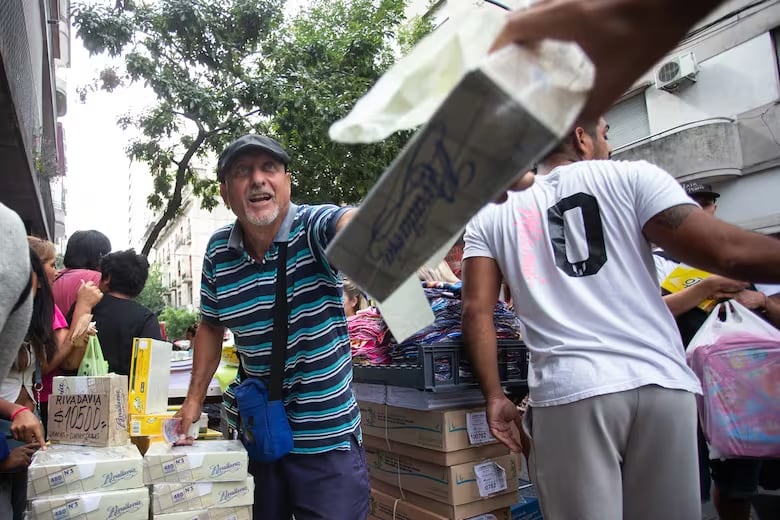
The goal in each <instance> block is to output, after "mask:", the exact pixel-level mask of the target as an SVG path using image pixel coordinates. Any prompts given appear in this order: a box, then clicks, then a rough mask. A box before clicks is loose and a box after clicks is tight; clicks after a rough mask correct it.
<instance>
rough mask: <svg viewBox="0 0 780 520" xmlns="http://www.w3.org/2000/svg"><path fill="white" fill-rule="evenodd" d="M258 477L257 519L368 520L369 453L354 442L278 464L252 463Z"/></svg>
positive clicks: (254, 474)
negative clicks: (346, 448) (367, 459)
mask: <svg viewBox="0 0 780 520" xmlns="http://www.w3.org/2000/svg"><path fill="white" fill-rule="evenodd" d="M249 472H250V473H251V474H252V476H254V478H255V505H254V515H253V517H254V518H262V519H263V520H290V518H291V516H292V515H295V520H365V518H366V517H367V516H368V508H369V495H370V485H369V479H368V467H367V465H366V453H365V450H364V449H363V447H362V446H361V445H360V444H359V443H358V441H357V438H356V437H355V436H353V437H352V446H351V449H350V450H348V451H347V450H334V451H329V452H327V453H320V454H315V455H297V454H290V455H287V456H285V457H283V458H282V459H280V460H278V461H276V462H269V463H264V462H255V461H251V460H250V461H249Z"/></svg>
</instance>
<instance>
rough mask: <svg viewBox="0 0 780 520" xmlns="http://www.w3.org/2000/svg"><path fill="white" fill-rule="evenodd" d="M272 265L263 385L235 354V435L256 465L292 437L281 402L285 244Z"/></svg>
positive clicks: (283, 449)
mask: <svg viewBox="0 0 780 520" xmlns="http://www.w3.org/2000/svg"><path fill="white" fill-rule="evenodd" d="M278 247H279V256H278V260H277V263H276V300H275V301H274V329H273V342H272V344H271V376H270V378H269V381H268V385H266V384H265V383H264V382H263V380H262V379H259V378H256V377H250V376H248V375H247V373H246V371H245V370H244V364H243V361H242V360H241V355H240V354H239V362H238V377H239V378H240V380H241V384H239V385H238V386H237V387H236V388H235V395H236V402H237V403H238V432H239V438H240V439H241V442H242V443H243V444H244V447H245V448H246V451H247V452H248V453H249V458H250V459H252V460H256V461H260V462H273V461H275V460H279V459H281V458H282V457H284V456H285V455H287V454H288V453H290V451H291V450H292V449H293V434H292V429H291V428H290V421H289V420H288V419H287V411H286V410H285V409H284V401H282V383H283V381H284V369H285V360H286V357H287V326H288V310H287V309H288V306H287V243H286V242H280V243H278Z"/></svg>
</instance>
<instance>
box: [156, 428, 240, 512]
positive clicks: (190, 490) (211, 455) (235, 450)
mask: <svg viewBox="0 0 780 520" xmlns="http://www.w3.org/2000/svg"><path fill="white" fill-rule="evenodd" d="M248 470H249V458H248V455H247V452H246V450H245V449H244V446H243V445H242V444H241V442H240V441H205V442H196V443H195V444H194V445H193V446H170V445H169V444H164V443H156V444H152V445H151V446H150V447H149V450H148V451H147V452H146V454H145V455H144V458H143V475H144V476H143V479H144V482H145V483H146V484H148V485H150V487H151V493H152V517H153V518H154V519H157V520H228V519H230V520H251V518H252V504H253V503H254V490H255V486H254V480H253V479H252V476H251V475H249V474H248Z"/></svg>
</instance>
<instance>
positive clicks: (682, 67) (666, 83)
mask: <svg viewBox="0 0 780 520" xmlns="http://www.w3.org/2000/svg"><path fill="white" fill-rule="evenodd" d="M698 73H699V64H698V63H696V56H695V55H694V54H693V52H686V53H685V54H680V55H677V56H672V57H671V58H669V59H667V60H665V61H663V62H661V64H660V65H659V66H658V67H657V68H656V69H655V88H657V89H662V90H666V91H667V92H672V91H675V90H677V89H678V88H680V87H681V86H683V85H685V84H689V83H694V82H695V81H696V75H697V74H698Z"/></svg>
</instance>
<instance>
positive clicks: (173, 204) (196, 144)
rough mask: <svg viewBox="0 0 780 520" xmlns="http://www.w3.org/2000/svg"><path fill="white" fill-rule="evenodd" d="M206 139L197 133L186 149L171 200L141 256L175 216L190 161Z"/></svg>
mask: <svg viewBox="0 0 780 520" xmlns="http://www.w3.org/2000/svg"><path fill="white" fill-rule="evenodd" d="M206 137H207V135H206V134H204V133H203V132H198V135H197V136H196V137H195V140H194V141H193V142H192V144H191V145H190V146H189V147H188V148H187V151H186V152H185V153H184V155H183V156H182V158H181V160H180V161H179V162H178V167H177V168H176V183H175V184H174V186H173V195H171V198H170V199H168V205H167V206H166V207H165V211H164V212H163V214H162V216H161V217H160V220H158V221H157V224H155V225H154V227H153V228H152V231H151V232H150V233H149V236H148V237H147V238H146V242H145V243H144V247H143V248H142V249H141V254H142V255H144V256H149V252H150V251H151V250H152V247H154V243H155V242H157V238H158V237H159V236H160V233H161V232H162V230H163V229H165V226H166V225H168V222H170V221H171V220H172V219H173V217H175V216H176V212H177V211H178V210H179V208H180V207H181V202H182V200H181V192H182V189H183V188H184V183H185V180H186V179H185V177H186V173H187V169H188V168H189V165H190V160H191V159H192V157H193V156H194V155H195V152H197V151H198V148H200V145H201V144H203V141H205V140H206Z"/></svg>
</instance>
